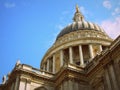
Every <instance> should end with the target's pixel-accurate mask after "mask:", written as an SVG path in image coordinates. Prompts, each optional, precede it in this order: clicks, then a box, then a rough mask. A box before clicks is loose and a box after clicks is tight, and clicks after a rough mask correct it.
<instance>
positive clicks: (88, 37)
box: [41, 6, 113, 73]
mask: <svg viewBox="0 0 120 90" xmlns="http://www.w3.org/2000/svg"><path fill="white" fill-rule="evenodd" d="M73 21H74V22H73V23H72V24H70V25H68V26H67V27H65V28H64V29H63V30H62V31H61V32H60V33H59V34H58V36H57V38H56V41H55V42H54V44H53V45H52V46H51V47H50V48H49V49H48V50H47V52H46V54H45V55H44V57H43V59H42V61H41V69H42V70H45V71H48V72H51V73H57V72H58V71H59V70H61V68H62V66H63V65H65V64H66V63H70V64H72V65H75V66H76V65H77V66H78V67H82V68H84V67H85V66H86V65H87V64H88V63H90V62H91V61H92V59H93V58H94V57H96V55H98V54H99V53H101V52H102V51H103V50H105V49H106V48H107V47H108V46H109V45H110V44H111V42H112V41H113V40H112V39H111V38H110V37H109V36H108V35H107V34H106V33H105V32H104V30H103V29H102V28H101V27H100V26H98V25H97V24H94V23H91V22H88V21H86V20H84V16H83V15H82V14H81V12H80V11H79V8H78V6H76V12H75V14H74V17H73Z"/></svg>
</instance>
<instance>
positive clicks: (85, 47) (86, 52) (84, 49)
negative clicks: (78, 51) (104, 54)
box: [82, 45, 90, 63]
mask: <svg viewBox="0 0 120 90" xmlns="http://www.w3.org/2000/svg"><path fill="white" fill-rule="evenodd" d="M82 52H83V60H84V63H87V62H89V59H90V53H89V47H88V45H82Z"/></svg>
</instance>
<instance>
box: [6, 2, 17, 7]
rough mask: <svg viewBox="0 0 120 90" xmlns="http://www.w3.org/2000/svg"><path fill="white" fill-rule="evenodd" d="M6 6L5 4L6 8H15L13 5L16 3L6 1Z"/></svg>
mask: <svg viewBox="0 0 120 90" xmlns="http://www.w3.org/2000/svg"><path fill="white" fill-rule="evenodd" d="M4 6H5V7H6V8H13V7H15V6H16V4H15V3H10V2H6V3H4Z"/></svg>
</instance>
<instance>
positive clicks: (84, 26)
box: [57, 6, 105, 39]
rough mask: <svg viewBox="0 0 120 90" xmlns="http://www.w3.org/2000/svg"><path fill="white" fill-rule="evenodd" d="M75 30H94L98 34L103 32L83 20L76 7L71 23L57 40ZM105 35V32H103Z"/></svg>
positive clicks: (96, 26)
mask: <svg viewBox="0 0 120 90" xmlns="http://www.w3.org/2000/svg"><path fill="white" fill-rule="evenodd" d="M77 30H96V31H100V32H104V30H103V29H102V28H101V27H100V26H98V25H97V24H94V23H91V22H88V21H86V20H85V19H84V16H83V15H82V13H81V12H80V10H79V7H78V6H76V12H75V14H74V17H73V23H72V24H70V25H68V26H66V27H65V28H64V29H63V30H62V31H61V32H60V33H59V34H58V36H57V39H58V38H59V37H61V36H63V35H65V34H68V33H70V32H73V31H77ZM104 33H105V32H104Z"/></svg>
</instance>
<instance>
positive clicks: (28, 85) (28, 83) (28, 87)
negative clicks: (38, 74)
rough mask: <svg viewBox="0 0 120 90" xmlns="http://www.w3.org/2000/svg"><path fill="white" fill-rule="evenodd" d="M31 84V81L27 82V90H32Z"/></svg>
mask: <svg viewBox="0 0 120 90" xmlns="http://www.w3.org/2000/svg"><path fill="white" fill-rule="evenodd" d="M30 83H31V81H30V80H29V79H27V82H26V90H30V88H31V87H30Z"/></svg>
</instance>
